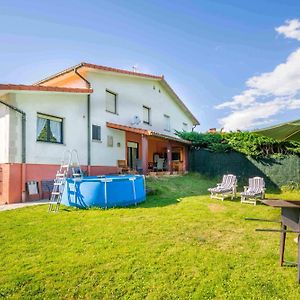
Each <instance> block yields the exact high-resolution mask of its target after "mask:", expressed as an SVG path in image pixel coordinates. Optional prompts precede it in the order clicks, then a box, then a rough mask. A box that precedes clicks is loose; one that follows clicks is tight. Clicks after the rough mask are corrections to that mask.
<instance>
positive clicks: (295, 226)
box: [247, 200, 300, 283]
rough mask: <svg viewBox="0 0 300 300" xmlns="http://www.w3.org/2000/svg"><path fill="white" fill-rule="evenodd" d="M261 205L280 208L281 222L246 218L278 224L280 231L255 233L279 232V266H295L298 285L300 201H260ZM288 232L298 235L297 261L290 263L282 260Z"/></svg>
mask: <svg viewBox="0 0 300 300" xmlns="http://www.w3.org/2000/svg"><path fill="white" fill-rule="evenodd" d="M261 202H262V203H264V204H265V205H268V206H272V207H275V208H281V220H280V221H275V220H262V219H252V218H247V220H253V221H254V220H255V221H265V222H275V223H280V224H281V228H280V229H267V228H265V229H256V231H267V232H280V258H279V263H280V266H283V265H295V266H297V267H298V275H297V279H298V283H300V201H290V200H262V201H261ZM288 232H292V233H297V234H298V238H297V239H298V259H297V262H295V263H291V262H286V261H285V260H284V250H285V239H286V234H287V233H288Z"/></svg>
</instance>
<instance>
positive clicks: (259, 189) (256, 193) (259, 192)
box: [241, 177, 266, 205]
mask: <svg viewBox="0 0 300 300" xmlns="http://www.w3.org/2000/svg"><path fill="white" fill-rule="evenodd" d="M265 191H266V189H265V181H264V179H263V178H262V177H253V178H249V186H244V192H242V193H241V202H242V203H250V204H253V205H256V201H257V199H264V197H265Z"/></svg>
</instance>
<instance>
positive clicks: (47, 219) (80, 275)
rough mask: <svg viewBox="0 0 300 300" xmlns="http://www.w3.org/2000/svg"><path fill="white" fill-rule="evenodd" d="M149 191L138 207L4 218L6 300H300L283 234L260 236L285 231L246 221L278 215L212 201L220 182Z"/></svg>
mask: <svg viewBox="0 0 300 300" xmlns="http://www.w3.org/2000/svg"><path fill="white" fill-rule="evenodd" d="M147 184H148V187H149V188H150V189H151V191H152V195H151V196H149V197H148V199H147V201H146V202H145V203H143V204H142V205H139V206H137V207H131V208H118V209H110V210H98V209H91V210H76V209H70V208H67V207H64V208H63V209H61V211H60V212H59V213H57V214H55V213H48V212H47V208H46V206H36V207H28V208H23V209H18V210H13V211H5V212H1V213H0V220H1V221H0V298H1V297H3V298H13V299H14V298H15V299H20V298H22V299H23V298H25V299H32V298H36V299H39V298H40V299H45V298H56V299H57V298H65V299H66V298H67V299H72V298H74V299H80V298H84V299H88V298H97V299H143V298H146V299H213V298H216V299H299V293H300V287H299V285H298V284H297V283H296V272H297V269H296V268H291V267H284V268H281V267H280V266H279V264H278V252H279V234H278V233H257V232H255V228H257V227H273V228H274V227H276V224H275V225H274V224H261V223H257V222H251V221H245V220H244V218H245V217H258V218H268V219H278V218H279V210H276V209H272V208H269V207H266V206H262V205H258V206H256V207H254V206H252V205H247V204H243V205H242V204H240V202H238V201H229V200H228V201H224V202H221V201H219V200H211V199H209V197H208V194H207V188H208V187H210V186H212V185H213V184H214V182H212V181H211V180H208V179H206V178H203V177H201V176H199V175H195V174H192V175H187V176H184V177H176V178H160V179H149V180H148V182H147ZM270 196H272V197H273V196H276V197H277V198H279V197H284V198H289V199H297V198H299V196H300V194H299V193H295V192H286V193H284V194H282V195H270ZM293 238H294V235H292V234H291V235H289V236H288V240H287V248H286V259H287V260H289V261H295V260H296V244H295V243H294V242H293Z"/></svg>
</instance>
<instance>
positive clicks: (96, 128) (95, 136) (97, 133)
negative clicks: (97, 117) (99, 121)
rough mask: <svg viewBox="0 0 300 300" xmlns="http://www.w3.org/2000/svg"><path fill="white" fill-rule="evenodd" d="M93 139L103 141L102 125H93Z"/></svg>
mask: <svg viewBox="0 0 300 300" xmlns="http://www.w3.org/2000/svg"><path fill="white" fill-rule="evenodd" d="M92 140H94V141H101V126H98V125H92Z"/></svg>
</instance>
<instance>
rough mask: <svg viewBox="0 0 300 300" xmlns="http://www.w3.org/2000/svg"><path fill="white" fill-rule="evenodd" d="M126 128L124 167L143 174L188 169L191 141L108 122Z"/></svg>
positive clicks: (177, 172) (181, 171) (111, 126)
mask: <svg viewBox="0 0 300 300" xmlns="http://www.w3.org/2000/svg"><path fill="white" fill-rule="evenodd" d="M107 127H109V128H114V129H118V130H123V131H125V136H126V141H125V142H126V149H125V153H126V154H125V158H124V160H125V161H126V166H127V167H128V169H129V170H131V171H133V172H135V171H136V172H139V173H143V174H145V175H160V174H183V173H185V172H186V171H187V170H188V147H189V145H190V142H188V141H185V140H182V139H180V138H177V137H171V136H167V135H164V134H160V133H157V132H154V131H150V130H145V129H140V128H134V127H130V126H125V125H119V124H114V123H107Z"/></svg>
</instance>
